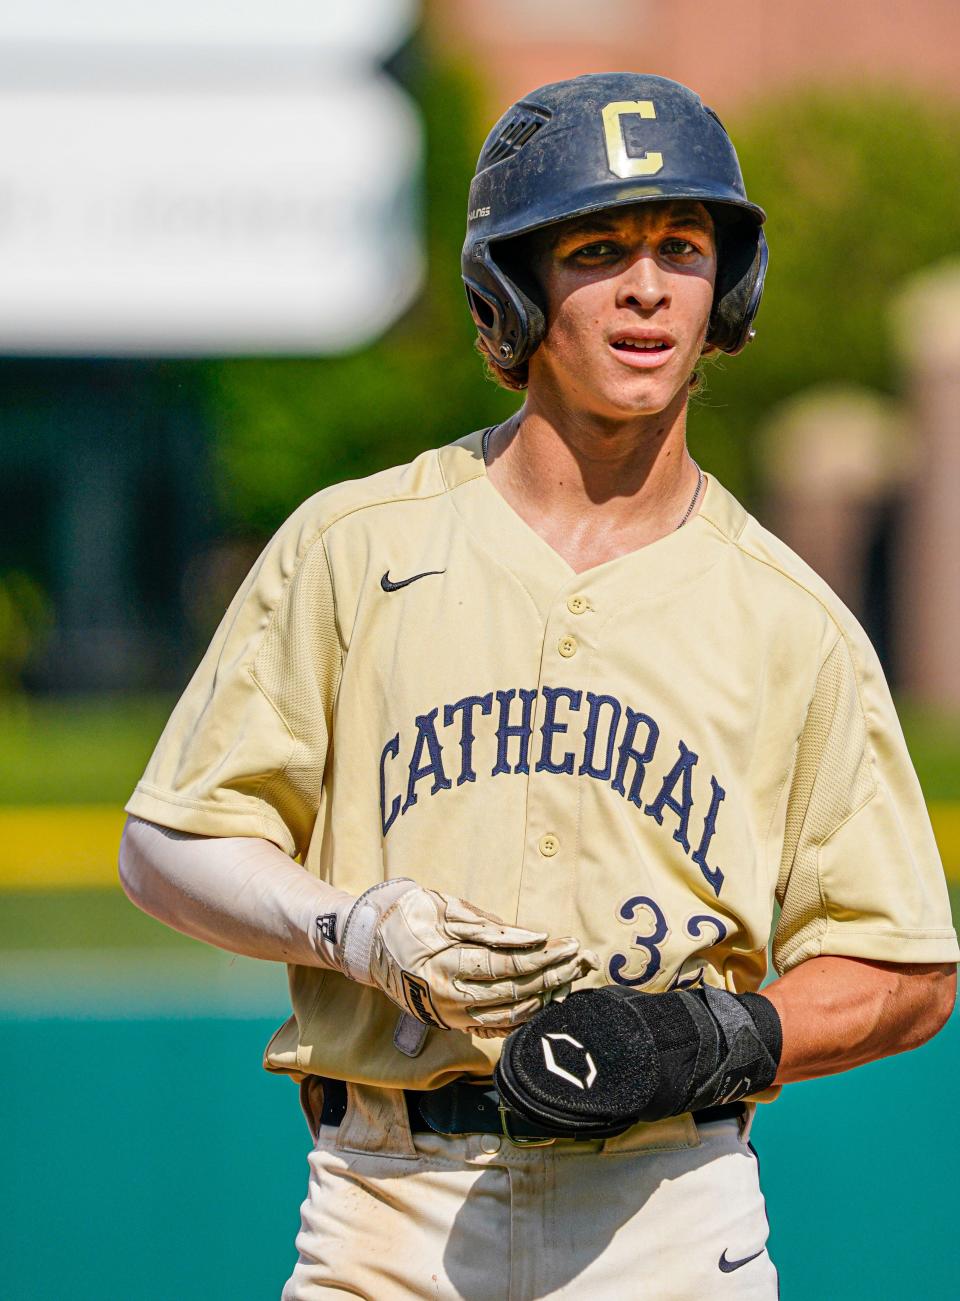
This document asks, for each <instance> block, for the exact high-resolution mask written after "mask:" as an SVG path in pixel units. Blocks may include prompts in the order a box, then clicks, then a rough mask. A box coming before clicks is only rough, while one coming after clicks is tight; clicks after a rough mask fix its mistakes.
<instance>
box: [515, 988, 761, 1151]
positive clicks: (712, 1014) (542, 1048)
mask: <svg viewBox="0 0 960 1301" xmlns="http://www.w3.org/2000/svg"><path fill="white" fill-rule="evenodd" d="M782 1042H783V1041H782V1033H781V1027H780V1018H779V1016H778V1015H777V1011H776V1008H775V1007H774V1006H773V1004H772V1003H771V1002H770V1001H769V1000H768V999H766V998H763V997H762V995H760V994H729V993H727V992H726V991H725V990H720V989H712V988H710V987H709V986H705V987H702V988H700V989H696V990H687V989H683V990H672V991H670V992H669V993H665V994H643V993H640V992H638V991H637V990H635V989H628V988H625V987H623V986H619V985H608V986H606V987H605V988H603V989H590V990H583V991H580V992H578V993H575V994H571V995H570V997H569V998H567V999H566V1000H565V1001H564V1002H562V1003H550V1004H548V1005H547V1007H545V1008H544V1009H543V1011H542V1012H539V1013H537V1015H536V1016H534V1017H532V1018H531V1019H530V1020H529V1021H527V1022H526V1023H525V1024H524V1025H522V1026H521V1027H520V1028H519V1030H516V1031H514V1033H513V1034H512V1035H511V1036H510V1037H509V1039H507V1041H506V1042H505V1044H504V1046H503V1052H502V1055H501V1058H500V1061H499V1063H498V1065H497V1070H496V1081H497V1087H498V1088H499V1090H500V1094H501V1096H502V1098H503V1099H504V1101H505V1102H506V1103H507V1104H508V1105H509V1106H510V1107H511V1108H513V1110H515V1111H517V1112H518V1113H519V1114H520V1115H522V1116H524V1117H525V1118H526V1119H527V1120H530V1121H534V1122H535V1123H537V1124H539V1125H543V1126H545V1127H546V1128H549V1129H552V1130H554V1131H556V1133H557V1134H558V1135H566V1136H568V1137H581V1138H585V1137H597V1138H602V1137H608V1136H611V1135H613V1134H620V1133H622V1132H623V1131H624V1130H625V1129H628V1128H629V1127H630V1126H631V1125H633V1124H635V1123H636V1122H637V1121H638V1120H648V1121H649V1120H662V1119H664V1117H666V1116H676V1115H680V1114H681V1113H682V1112H685V1111H698V1110H701V1109H702V1108H705V1107H712V1106H717V1105H719V1104H721V1103H725V1102H735V1101H736V1100H737V1099H739V1098H743V1097H746V1096H747V1094H750V1093H758V1092H760V1091H761V1090H762V1089H765V1088H768V1087H769V1085H771V1084H772V1083H773V1080H774V1077H775V1075H776V1073H777V1067H778V1066H779V1064H780V1053H781V1049H782Z"/></svg>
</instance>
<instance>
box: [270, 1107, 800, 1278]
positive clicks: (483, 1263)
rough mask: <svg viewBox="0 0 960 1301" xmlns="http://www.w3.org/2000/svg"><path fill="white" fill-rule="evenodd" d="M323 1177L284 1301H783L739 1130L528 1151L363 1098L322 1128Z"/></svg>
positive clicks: (306, 1209) (712, 1127)
mask: <svg viewBox="0 0 960 1301" xmlns="http://www.w3.org/2000/svg"><path fill="white" fill-rule="evenodd" d="M309 1088H310V1086H309V1085H308V1086H307V1092H309ZM318 1091H319V1090H317V1092H318ZM305 1096H306V1094H305ZM309 1105H310V1104H309V1103H305V1110H308V1108H309ZM314 1105H315V1103H314ZM315 1114H316V1113H315V1112H314V1115H315ZM747 1128H748V1126H747ZM309 1164H310V1181H309V1187H308V1191H307V1198H306V1201H305V1202H304V1203H303V1206H302V1209H301V1228H300V1232H299V1234H298V1235H297V1248H298V1251H299V1259H298V1261H297V1264H296V1267H295V1268H294V1271H293V1274H292V1275H291V1277H290V1279H289V1280H288V1282H287V1284H286V1286H285V1287H284V1289H283V1295H282V1301H327V1298H330V1297H335V1296H352V1297H366V1298H369V1301H411V1299H412V1298H420V1297H424V1298H444V1301H446V1299H447V1298H449V1299H450V1301H453V1299H454V1298H456V1299H457V1301H541V1298H548V1297H550V1298H553V1297H577V1298H580V1301H613V1299H614V1298H616V1301H627V1299H629V1301H635V1299H639V1298H650V1299H651V1301H714V1299H716V1301H722V1299H723V1298H727V1297H730V1298H734V1297H735V1298H738V1301H773V1299H774V1298H776V1297H777V1295H778V1288H777V1273H776V1270H775V1268H774V1266H773V1262H772V1261H771V1260H770V1257H769V1255H768V1254H767V1251H766V1246H765V1244H766V1240H767V1227H768V1226H767V1218H766V1212H765V1209H764V1202H763V1196H762V1194H761V1192H760V1185H759V1179H758V1174H757V1161H756V1157H755V1156H754V1153H753V1151H752V1149H751V1148H750V1147H749V1146H748V1144H747V1135H746V1133H741V1132H740V1125H739V1124H738V1122H737V1121H736V1120H723V1121H717V1122H713V1123H711V1124H707V1125H702V1126H700V1127H699V1128H698V1127H697V1125H696V1124H695V1123H694V1121H693V1120H692V1118H691V1117H689V1116H685V1117H677V1118H676V1119H674V1120H667V1121H660V1122H659V1123H657V1124H655V1125H643V1124H641V1125H636V1126H634V1128H633V1129H631V1130H629V1131H628V1132H627V1133H626V1134H623V1135H621V1136H620V1137H618V1138H615V1139H607V1140H605V1141H602V1142H601V1141H596V1142H587V1143H574V1142H572V1141H571V1140H562V1141H561V1142H558V1143H555V1144H553V1145H552V1146H550V1147H515V1146H514V1145H513V1144H511V1143H510V1142H508V1141H507V1140H506V1139H499V1138H497V1136H495V1135H490V1134H484V1135H473V1136H469V1137H465V1138H445V1137H442V1136H440V1135H436V1134H416V1135H411V1133H410V1128H409V1124H408V1122H407V1119H406V1110H405V1107H404V1106H403V1103H402V1095H400V1094H398V1093H395V1092H393V1091H391V1090H385V1089H374V1088H366V1087H359V1086H356V1087H355V1086H350V1103H349V1106H348V1110H347V1115H346V1117H345V1119H344V1122H343V1124H342V1125H341V1126H340V1127H339V1128H332V1127H330V1126H323V1127H322V1128H321V1129H320V1131H319V1134H318V1137H317V1142H316V1146H315V1147H314V1150H313V1151H312V1152H311V1153H310V1156H309Z"/></svg>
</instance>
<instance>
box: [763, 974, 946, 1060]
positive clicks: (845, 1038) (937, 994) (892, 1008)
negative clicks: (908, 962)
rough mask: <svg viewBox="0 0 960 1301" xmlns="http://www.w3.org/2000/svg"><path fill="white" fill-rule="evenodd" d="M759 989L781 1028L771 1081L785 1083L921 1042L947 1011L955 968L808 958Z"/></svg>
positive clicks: (904, 1050)
mask: <svg viewBox="0 0 960 1301" xmlns="http://www.w3.org/2000/svg"><path fill="white" fill-rule="evenodd" d="M763 992H764V994H765V995H766V996H767V998H769V999H770V1001H771V1003H773V1005H774V1006H775V1007H776V1009H777V1012H778V1013H779V1015H780V1022H781V1025H782V1027H783V1051H782V1054H781V1057H780V1067H779V1070H778V1072H777V1078H776V1083H778V1084H790V1083H792V1082H795V1081H797V1080H810V1079H816V1078H817V1077H818V1076H821V1075H833V1074H835V1073H836V1072H837V1071H845V1070H850V1069H851V1068H852V1067H854V1066H862V1065H864V1064H865V1063H866V1062H871V1061H875V1060H876V1059H877V1058H880V1057H889V1056H891V1055H892V1054H894V1053H900V1052H906V1051H907V1050H908V1049H911V1048H918V1047H919V1046H920V1045H921V1044H923V1043H926V1041H927V1040H928V1039H931V1038H932V1037H933V1036H934V1035H935V1034H936V1033H937V1031H938V1030H940V1029H941V1028H942V1026H943V1025H944V1023H945V1021H946V1020H947V1018H948V1017H949V1015H950V1012H951V1010H952V1008H953V1003H954V997H955V992H956V968H955V967H954V966H953V965H952V964H945V965H941V966H899V965H894V964H892V963H885V962H868V961H866V960H864V959H860V958H842V957H822V958H810V959H808V960H807V961H806V962H802V963H800V965H799V966H797V967H794V968H793V970H792V971H789V972H788V973H787V974H786V975H785V976H783V977H782V978H781V979H780V980H777V981H774V983H773V984H771V985H769V986H768V987H767V988H766V989H765V990H764V991H763Z"/></svg>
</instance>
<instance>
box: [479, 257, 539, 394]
mask: <svg viewBox="0 0 960 1301" xmlns="http://www.w3.org/2000/svg"><path fill="white" fill-rule="evenodd" d="M475 269H476V270H479V271H480V273H481V275H482V276H483V283H481V282H480V280H479V279H478V278H476V277H475V276H464V278H463V279H464V285H465V288H466V291H467V303H468V305H469V307H470V314H471V316H472V317H473V323H474V325H476V327H477V332H478V333H479V334H480V336H481V338H482V339H483V341H484V343H485V344H486V345H487V348H488V349H489V351H490V355H491V356H492V358H493V360H494V361H495V362H496V363H497V365H498V366H500V367H501V368H502V369H503V370H512V369H513V368H514V367H515V366H521V365H522V364H523V363H524V362H525V361H527V359H528V358H529V357H530V355H531V353H533V352H534V351H535V350H536V348H537V347H538V346H539V344H540V341H541V339H542V338H543V336H544V333H545V330H546V319H545V317H544V313H543V309H542V308H541V306H540V304H539V303H538V302H537V301H536V299H535V298H534V297H533V296H532V295H531V293H528V292H527V291H526V289H525V288H521V286H520V284H519V283H516V282H515V281H514V280H513V279H511V278H510V276H509V275H508V274H507V273H506V272H505V271H503V270H501V268H500V267H499V266H498V265H497V263H496V262H494V260H493V258H492V257H491V255H490V249H489V247H486V248H484V249H483V253H482V257H481V258H480V260H479V266H476V268H475ZM518 279H519V277H518Z"/></svg>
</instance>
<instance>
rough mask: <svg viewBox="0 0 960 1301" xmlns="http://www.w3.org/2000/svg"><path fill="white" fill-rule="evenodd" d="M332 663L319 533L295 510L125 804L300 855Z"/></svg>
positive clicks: (314, 809)
mask: <svg viewBox="0 0 960 1301" xmlns="http://www.w3.org/2000/svg"><path fill="white" fill-rule="evenodd" d="M301 509H302V508H301ZM340 669H341V642H340V638H339V636H338V633H337V626H336V614H335V608H334V595H333V587H332V583H331V577H330V569H329V565H328V562H327V556H326V551H325V547H324V541H323V537H322V535H320V534H318V532H317V530H316V529H315V528H314V529H313V531H312V536H311V530H310V528H309V527H308V524H307V523H306V522H305V521H304V520H303V518H302V517H300V518H298V514H295V515H294V516H291V518H290V519H289V520H288V521H287V523H286V524H285V525H284V526H283V528H281V530H280V532H279V533H278V534H277V535H276V536H275V537H274V539H273V540H272V541H271V542H270V543H269V545H268V546H267V548H266V550H265V551H264V552H263V554H262V555H261V556H260V558H259V560H258V561H257V563H256V564H255V565H254V568H253V570H252V571H251V573H250V574H249V575H248V576H247V579H246V581H245V582H244V584H243V586H242V587H241V589H240V591H239V592H238V593H237V595H236V596H235V597H234V600H233V602H232V603H231V605H230V608H229V609H228V610H227V613H226V614H225V616H224V618H223V620H222V622H221V624H220V627H219V629H218V630H217V632H216V635H215V636H214V638H213V641H212V642H211V644H210V646H209V648H208V650H207V652H206V654H205V655H204V657H203V660H202V661H201V663H200V666H199V667H198V669H197V671H196V673H195V674H194V676H193V678H192V680H191V681H190V683H189V685H188V686H187V688H186V690H185V691H184V693H183V696H182V697H181V699H180V701H179V702H178V704H177V706H176V708H175V709H174V711H173V713H172V715H171V717H170V719H169V722H168V723H167V726H166V728H165V729H164V731H163V734H162V736H161V737H160V740H159V742H158V744H157V747H156V749H155V751H154V753H153V756H152V758H151V759H150V762H149V764H148V765H147V769H146V771H145V773H144V775H143V778H142V780H141V781H140V782H139V783H138V785H137V787H136V790H135V791H134V794H133V796H132V797H131V799H130V801H129V802H128V804H127V805H126V810H127V812H128V813H131V814H134V815H136V816H137V817H141V818H146V819H148V820H149V821H151V822H157V823H160V824H161V825H163V826H168V827H173V828H175V829H176V830H179V831H185V832H191V833H194V834H197V835H205V836H260V837H263V838H264V839H267V840H271V841H273V842H274V843H275V844H277V845H279V847H280V848H281V849H283V850H284V851H285V852H286V853H288V854H291V855H297V854H301V853H303V852H304V851H305V849H306V847H307V845H308V843H309V840H310V837H311V834H312V832H313V828H314V824H315V822H316V820H317V816H318V812H319V808H320V797H321V789H322V782H323V771H324V765H325V763H326V758H327V748H328V737H329V732H330V726H331V715H332V710H333V701H334V696H335V693H336V689H337V685H338V683H339V677H340Z"/></svg>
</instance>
